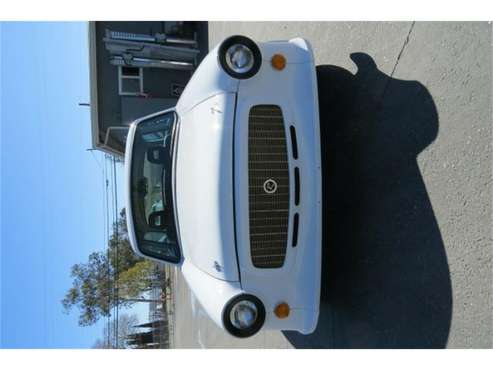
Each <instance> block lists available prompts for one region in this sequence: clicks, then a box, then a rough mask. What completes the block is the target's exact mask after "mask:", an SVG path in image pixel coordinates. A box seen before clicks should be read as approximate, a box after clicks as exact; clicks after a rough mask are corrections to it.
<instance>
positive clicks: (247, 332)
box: [223, 294, 265, 338]
mask: <svg viewBox="0 0 493 370" xmlns="http://www.w3.org/2000/svg"><path fill="white" fill-rule="evenodd" d="M243 300H248V301H250V302H252V303H253V304H255V306H256V307H257V311H258V315H257V321H255V323H254V324H253V325H252V326H250V327H249V328H246V329H238V328H237V327H235V326H234V325H233V324H232V323H231V320H230V314H231V309H232V308H233V306H234V305H235V304H236V303H238V302H239V301H243ZM264 322H265V307H264V304H263V303H262V301H260V299H258V298H257V297H255V296H253V295H251V294H240V295H238V296H236V297H234V298H232V299H231V300H230V301H229V302H228V303H227V304H226V307H225V308H224V310H223V324H224V327H225V328H226V330H227V331H228V332H229V333H230V334H231V335H233V336H235V337H238V338H248V337H251V336H252V335H255V334H257V332H258V331H259V330H260V329H261V328H262V326H263V325H264Z"/></svg>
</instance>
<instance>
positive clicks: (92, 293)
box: [62, 209, 146, 326]
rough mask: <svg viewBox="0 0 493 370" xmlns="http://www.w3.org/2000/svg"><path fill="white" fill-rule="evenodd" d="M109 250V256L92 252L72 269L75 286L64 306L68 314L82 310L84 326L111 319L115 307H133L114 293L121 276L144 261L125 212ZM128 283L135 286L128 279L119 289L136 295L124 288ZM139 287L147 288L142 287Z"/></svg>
mask: <svg viewBox="0 0 493 370" xmlns="http://www.w3.org/2000/svg"><path fill="white" fill-rule="evenodd" d="M108 247H109V251H108V253H106V252H93V253H91V254H90V255H89V258H88V260H87V262H86V263H79V264H76V265H74V266H72V269H71V274H70V275H71V277H72V279H73V281H72V287H71V288H70V289H69V290H68V291H67V293H66V294H65V297H64V298H63V300H62V305H63V307H64V309H65V312H69V311H70V310H71V309H72V308H73V307H74V306H76V307H77V308H78V309H79V311H80V315H79V325H81V326H87V325H92V324H94V323H96V322H97V320H98V319H99V318H100V317H102V316H104V317H106V316H108V315H109V314H110V311H111V309H112V308H113V307H115V306H116V305H122V306H124V307H125V306H129V305H131V303H130V302H129V301H127V300H125V299H122V295H121V294H119V292H118V291H116V290H115V287H116V286H117V284H115V282H118V280H119V276H120V275H121V274H122V273H123V272H126V271H128V270H131V269H132V268H133V267H134V266H135V265H136V264H137V263H138V262H141V261H142V259H141V258H139V257H137V256H136V255H135V254H134V253H133V251H132V249H131V247H130V242H129V240H128V231H127V226H126V215H125V209H122V210H121V212H120V217H119V219H118V220H117V222H115V224H114V225H113V232H112V235H111V238H110V240H109V243H108ZM142 267H144V266H142ZM140 270H142V268H141V267H139V268H138V269H137V271H140ZM131 271H132V270H131ZM143 271H146V270H145V269H143V270H142V272H141V273H143ZM130 274H132V273H130ZM127 275H128V274H127ZM124 276H126V275H124ZM127 283H128V284H130V283H132V282H131V280H130V279H129V278H126V279H124V281H123V282H121V283H120V284H119V286H121V287H122V289H123V290H124V291H132V292H135V288H134V287H131V288H127V287H126V286H125V285H124V284H127ZM139 286H140V287H144V286H143V285H142V284H141V285H139ZM123 298H124V297H123Z"/></svg>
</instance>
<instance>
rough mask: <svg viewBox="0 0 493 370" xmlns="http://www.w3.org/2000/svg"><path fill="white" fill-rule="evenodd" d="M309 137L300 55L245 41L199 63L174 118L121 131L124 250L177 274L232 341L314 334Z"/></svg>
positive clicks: (316, 153)
mask: <svg viewBox="0 0 493 370" xmlns="http://www.w3.org/2000/svg"><path fill="white" fill-rule="evenodd" d="M319 130H320V128H319V113H318V98H317V80H316V74H315V66H314V59H313V52H312V50H311V47H310V45H309V43H308V42H307V41H306V40H304V39H301V38H296V39H293V40H289V41H273V42H265V43H264V42H259V43H255V42H254V41H252V40H250V39H249V38H246V37H243V36H233V37H230V38H227V39H226V40H224V41H223V42H222V43H221V44H220V45H218V46H217V47H216V48H214V49H213V50H212V51H211V52H210V53H209V54H208V55H207V57H206V58H205V59H204V60H203V61H202V63H201V64H200V66H199V67H198V68H197V70H196V71H195V73H194V75H193V77H192V79H191V80H190V82H189V83H188V85H187V87H186V89H185V90H184V92H183V94H182V95H181V97H180V99H179V101H178V103H177V105H176V107H175V108H173V109H170V110H166V111H162V112H159V113H156V114H153V115H150V116H147V117H144V118H142V119H139V120H137V121H136V122H134V123H133V124H132V125H131V128H130V130H129V133H128V137H127V144H126V157H125V166H126V178H127V182H128V191H127V205H126V206H127V212H128V215H129V217H127V220H128V230H129V237H130V242H131V245H132V247H133V248H134V250H135V252H136V253H137V254H139V255H141V256H143V257H147V258H151V259H153V260H155V261H159V262H166V263H171V264H175V265H176V266H177V267H178V268H179V269H180V270H181V272H182V273H183V276H184V277H185V280H186V281H187V283H188V285H189V286H190V289H191V290H192V292H193V293H194V295H195V296H196V298H197V299H198V301H199V302H200V304H201V305H202V306H203V308H204V309H205V311H206V312H207V313H208V315H209V316H210V318H211V319H212V320H213V321H214V322H215V323H216V324H217V325H219V326H220V327H221V328H224V329H225V330H226V331H227V332H228V333H230V334H231V335H233V336H236V337H249V336H252V335H254V334H255V333H257V332H258V331H259V330H260V329H262V330H264V329H265V330H269V329H271V330H296V331H298V332H301V333H304V334H308V333H311V332H313V331H314V330H315V327H316V325H317V320H318V314H319V302H320V274H321V235H322V229H321V227H322V226H321V225H322V212H321V200H322V199H321V198H322V195H321V182H322V180H321V160H320V156H321V153H320V131H319Z"/></svg>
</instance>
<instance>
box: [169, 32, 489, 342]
mask: <svg viewBox="0 0 493 370" xmlns="http://www.w3.org/2000/svg"><path fill="white" fill-rule="evenodd" d="M232 34H243V35H246V36H249V37H251V38H253V39H255V40H260V41H267V40H279V39H289V38H293V37H299V36H301V37H304V38H307V39H308V40H310V42H311V44H312V46H313V49H314V53H315V61H316V65H317V78H318V89H319V105H320V118H321V120H320V124H321V135H322V138H321V141H322V158H323V191H324V234H323V261H322V263H323V271H322V275H323V277H322V297H321V298H322V303H321V307H320V318H319V324H318V327H317V329H316V331H315V333H313V334H311V335H308V336H303V335H300V334H297V333H293V332H284V333H283V332H261V333H259V334H257V335H255V336H254V337H252V338H249V339H246V340H240V339H235V338H232V337H230V336H229V335H227V334H226V333H224V332H223V331H222V330H220V329H219V328H217V327H216V326H215V324H214V323H213V322H212V321H211V320H210V319H209V318H208V317H207V315H206V314H205V312H204V311H203V309H202V308H201V307H200V304H198V302H197V301H196V300H195V298H194V296H193V294H192V293H191V292H190V290H189V289H188V287H187V285H186V283H185V282H184V280H183V278H182V276H181V275H180V273H179V272H176V274H175V277H174V279H173V280H174V301H175V318H174V322H175V328H174V333H175V337H174V345H175V347H177V348H195V347H198V348H200V347H202V348H229V347H236V348H291V347H295V348H442V347H450V348H457V347H458V348H491V347H492V346H493V339H492V338H493V296H492V290H493V288H492V277H493V276H492V270H493V260H492V256H493V250H492V239H491V231H492V229H491V195H492V192H491V191H492V187H491V185H492V173H491V139H492V131H491V130H492V108H491V102H492V95H491V86H492V57H491V54H492V25H491V24H489V23H434V22H416V23H414V22H390V23H379V22H350V23H345V22H321V23H304V22H303V23H302V22H293V23H290V22H287V23H286V22H275V23H262V22H261V23H257V22H256V23H252V22H239V23H236V22H212V23H210V24H209V45H210V47H211V48H212V47H213V46H215V45H216V44H217V43H218V42H220V41H221V40H222V39H224V38H225V37H227V36H230V35H232Z"/></svg>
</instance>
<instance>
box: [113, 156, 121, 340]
mask: <svg viewBox="0 0 493 370" xmlns="http://www.w3.org/2000/svg"><path fill="white" fill-rule="evenodd" d="M113 186H114V193H115V220H116V221H115V223H116V225H115V241H116V277H117V279H116V281H115V283H116V287H115V289H116V322H115V326H116V348H118V339H119V338H118V313H119V312H118V311H119V297H118V293H119V292H118V276H119V257H118V247H119V243H120V241H119V239H118V237H119V235H118V226H119V225H118V189H117V186H118V185H117V182H116V157H115V156H113Z"/></svg>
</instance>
